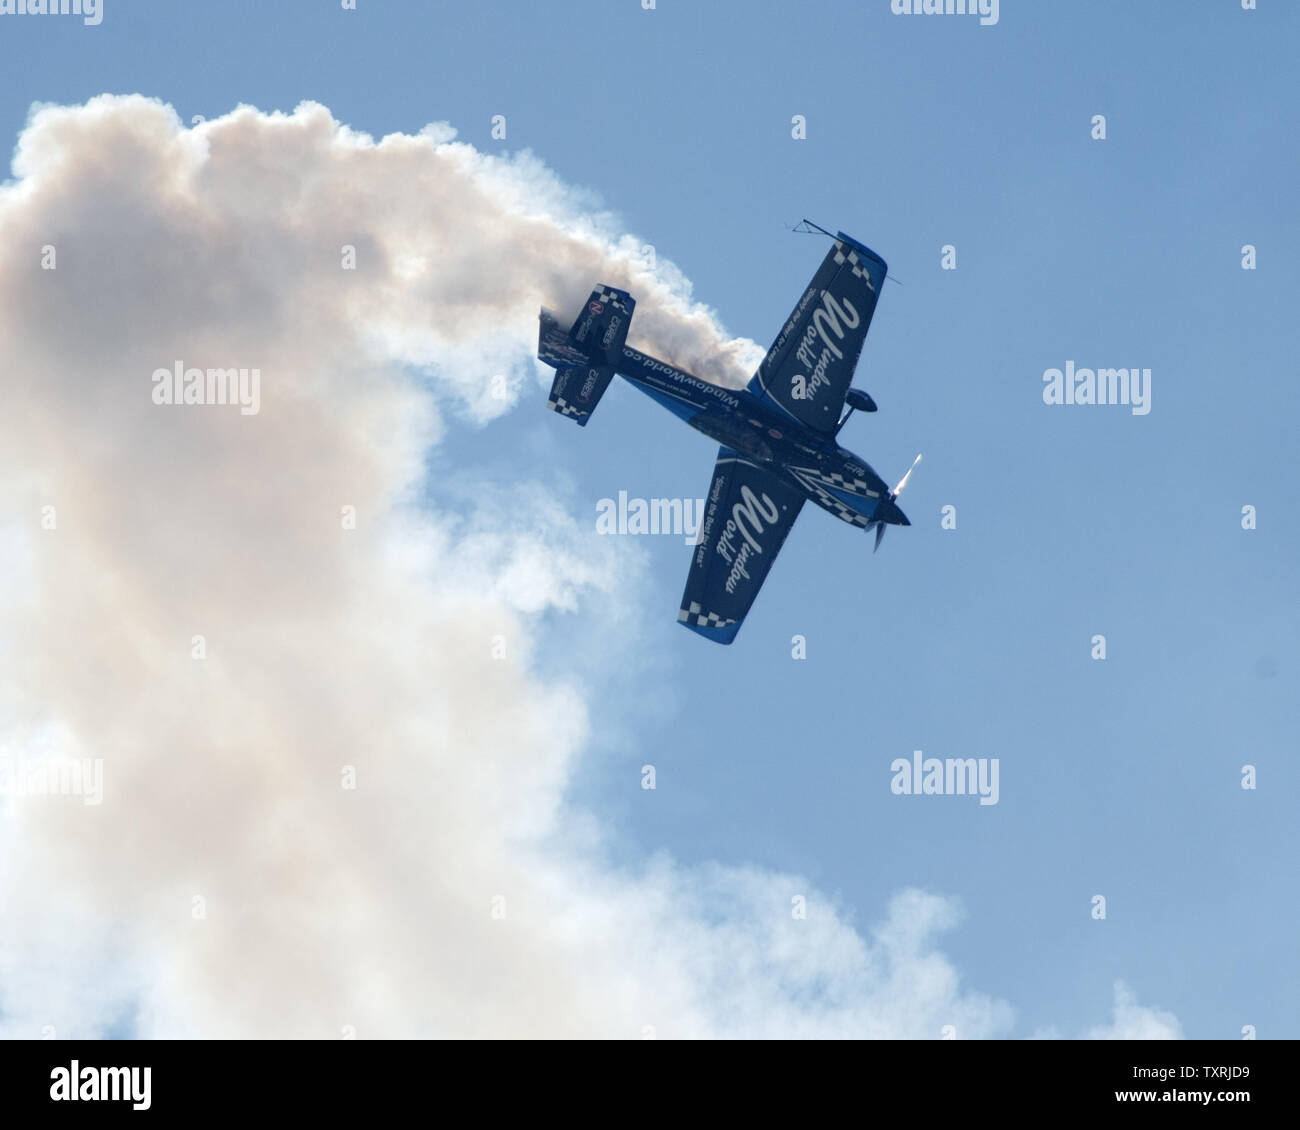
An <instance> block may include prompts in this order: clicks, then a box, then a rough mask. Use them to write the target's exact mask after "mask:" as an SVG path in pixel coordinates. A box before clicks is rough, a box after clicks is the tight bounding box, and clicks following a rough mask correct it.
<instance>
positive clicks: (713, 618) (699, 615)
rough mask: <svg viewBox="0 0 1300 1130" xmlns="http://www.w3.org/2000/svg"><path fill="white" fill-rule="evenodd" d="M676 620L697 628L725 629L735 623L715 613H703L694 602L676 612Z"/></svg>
mask: <svg viewBox="0 0 1300 1130" xmlns="http://www.w3.org/2000/svg"><path fill="white" fill-rule="evenodd" d="M677 619H678V620H680V621H682V622H683V623H686V624H694V625H695V626H696V627H698V628H726V627H728V626H730V625H731V624H734V623H735V622H736V621H735V620H727V619H725V618H724V617H722V616H719V615H718V614H717V613H716V612H705V611H704V609H703V608H702V607H701V605H700V603H699V601H696V600H693V601H691V603H690V605H689V607H687V608H683V609H682V610H681V611H680V612H678V613H677Z"/></svg>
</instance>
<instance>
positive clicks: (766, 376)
mask: <svg viewBox="0 0 1300 1130" xmlns="http://www.w3.org/2000/svg"><path fill="white" fill-rule="evenodd" d="M818 230H821V229H818ZM826 234H827V235H829V234H830V233H829V232H827V233H826ZM886 270H887V268H886V266H885V261H884V260H883V259H881V258H880V256H879V255H877V254H876V253H875V252H874V251H872V250H870V249H869V248H867V247H865V246H864V245H863V244H861V243H859V242H858V241H857V240H855V239H852V238H851V237H849V236H847V235H845V234H844V233H843V232H840V233H839V235H837V236H835V237H834V244H833V245H832V247H831V249H830V251H829V252H827V255H826V258H825V259H824V260H823V261H822V265H821V266H820V267H819V268H818V269H817V273H816V274H815V275H813V278H812V282H810V283H809V284H808V288H807V289H806V290H805V291H804V292H803V294H802V296H801V297H800V298H799V301H798V302H797V303H796V304H795V308H794V312H793V313H792V314H791V315H790V318H789V320H788V321H787V322H786V323H785V325H784V326H783V327H782V329H781V332H780V333H779V334H778V335H777V338H776V341H775V342H774V343H773V344H772V348H771V349H769V350H768V351H767V356H766V357H765V358H764V359H763V363H762V364H761V365H760V366H759V367H758V372H756V373H755V374H754V376H753V379H752V380H751V381H750V382H749V384H748V386H747V387H746V388H744V389H729V388H722V387H720V386H719V385H715V384H711V383H709V382H708V381H702V380H700V379H699V378H698V377H693V376H691V374H690V373H687V372H684V371H683V370H681V369H678V368H675V367H674V366H672V365H669V364H666V363H665V362H663V361H659V360H657V359H656V358H654V357H649V356H647V355H646V354H644V353H641V352H639V351H637V350H635V349H632V348H631V347H629V346H628V345H626V344H624V343H625V341H626V339H627V329H628V323H629V322H630V321H631V320H632V311H633V308H634V307H635V306H636V301H635V300H634V299H633V298H632V296H631V295H630V294H628V293H627V291H625V290H616V289H614V288H613V287H608V286H597V287H596V289H595V290H593V291H592V292H591V297H590V298H589V299H588V300H587V304H586V306H584V307H583V310H582V313H581V314H579V315H578V319H577V321H575V322H574V323H573V328H572V329H571V330H569V331H568V332H567V333H566V332H565V331H564V329H563V327H562V326H561V325H560V323H559V321H557V319H556V317H555V315H553V314H552V313H551V312H550V311H549V310H545V309H543V310H542V313H541V331H540V340H539V344H538V351H537V355H538V357H539V358H540V359H541V360H542V361H544V362H545V363H546V364H548V365H551V366H553V367H554V368H555V370H556V373H555V382H554V384H553V385H552V386H551V399H550V406H551V408H552V409H554V410H555V411H556V412H559V413H561V414H562V415H565V416H568V417H570V418H571V419H573V420H575V421H577V423H579V424H582V425H585V424H586V423H587V421H588V419H590V418H591V414H592V412H593V411H595V408H596V405H597V404H598V403H599V401H600V398H601V396H602V395H603V394H604V392H605V389H606V388H607V387H608V386H609V382H610V381H611V380H612V379H613V376H614V374H615V373H620V374H621V375H622V376H624V377H626V378H627V379H628V380H629V381H631V382H632V384H634V385H636V387H637V388H639V389H640V390H641V391H642V392H644V393H646V394H647V395H649V396H651V397H653V398H654V399H655V400H657V401H659V403H660V404H662V405H663V406H664V407H665V408H667V409H668V410H669V411H670V412H673V413H675V414H676V415H678V416H680V417H681V418H682V419H683V420H685V421H686V422H687V423H688V424H690V425H691V427H693V428H695V429H696V430H698V431H701V432H703V433H704V434H705V435H706V436H709V437H710V438H711V439H714V440H717V441H718V442H719V443H720V444H721V445H722V446H721V448H720V449H719V450H718V462H717V465H716V466H715V467H714V470H713V482H712V484H711V485H710V486H709V493H708V497H707V498H706V499H705V504H704V505H705V509H704V515H703V517H702V519H701V521H700V529H699V540H698V542H697V543H696V545H695V547H694V556H693V557H692V558H691V570H690V575H689V576H688V577H687V579H686V591H685V593H683V595H682V607H681V611H680V612H678V614H677V619H678V620H679V621H680V622H681V623H682V624H684V625H686V627H688V628H690V629H691V631H693V632H698V633H699V634H700V635H702V636H705V637H707V638H708V639H711V640H716V641H717V642H718V643H731V641H732V640H734V639H735V638H736V633H737V632H739V631H740V625H741V622H742V621H743V620H744V619H745V614H746V613H747V612H748V611H749V609H750V606H751V605H752V604H753V603H754V598H755V597H756V596H757V595H758V590H759V588H760V587H761V586H762V584H763V580H764V578H766V576H767V573H768V570H769V569H771V568H772V562H773V561H774V560H775V559H776V555H777V553H778V552H779V550H780V549H781V546H782V544H783V543H784V542H785V539H786V535H787V534H788V533H789V532H790V527H791V526H793V525H794V520H795V519H796V518H797V517H798V516H799V511H800V509H801V508H802V507H803V504H804V502H805V500H807V499H812V501H813V502H815V503H817V505H818V506H821V507H823V508H825V509H826V510H829V511H830V512H831V513H832V514H834V515H835V517H837V518H840V519H842V520H843V521H845V522H848V523H849V524H850V525H854V526H858V527H860V528H862V529H865V530H868V531H870V530H872V529H875V531H876V546H877V547H879V545H880V539H881V538H882V537H883V536H884V533H885V527H886V526H887V525H895V526H908V525H911V523H910V522H908V520H907V516H906V515H905V514H904V513H903V512H902V511H901V510H900V509H899V508H898V506H897V503H896V501H895V500H896V499H897V498H898V493H899V491H901V490H902V489H903V486H904V485H905V484H906V483H907V479H908V476H910V475H911V473H912V471H911V470H910V469H909V470H908V472H907V474H906V475H904V476H903V478H902V479H901V480H900V482H899V484H898V485H897V486H896V487H894V489H893V490H890V489H889V487H888V486H887V485H886V484H885V482H884V481H883V480H882V479H881V478H880V476H879V475H877V474H876V472H875V471H873V470H872V469H871V467H870V466H869V465H868V464H867V461H866V460H865V459H860V458H859V457H858V456H856V455H854V454H853V453H852V452H850V451H846V450H845V449H844V448H842V447H841V446H840V445H839V444H838V443H837V442H836V439H835V437H836V436H837V435H838V434H839V431H840V429H841V428H842V427H843V426H844V424H845V423H846V422H847V420H848V418H849V417H850V416H851V415H852V414H853V411H854V409H861V410H862V411H864V412H874V411H875V410H876V405H875V403H874V402H873V401H872V399H871V397H869V396H868V395H867V394H866V393H865V392H863V391H862V390H861V389H851V388H849V382H850V381H851V380H852V379H853V370H854V368H855V367H856V365H857V363H858V354H859V353H861V352H862V343H863V341H865V340H866V336H867V327H868V326H869V325H870V324H871V315H872V313H873V312H874V311H875V309H876V300H877V298H878V297H879V295H880V288H881V286H882V285H883V284H884V281H885V272H886ZM846 403H847V405H848V410H847V411H843V409H844V405H845V404H846ZM842 411H843V415H841V412H842ZM920 458H921V457H920V456H919V455H918V456H917V457H916V461H917V462H919V461H920ZM915 466H916V462H913V464H912V467H913V468H915Z"/></svg>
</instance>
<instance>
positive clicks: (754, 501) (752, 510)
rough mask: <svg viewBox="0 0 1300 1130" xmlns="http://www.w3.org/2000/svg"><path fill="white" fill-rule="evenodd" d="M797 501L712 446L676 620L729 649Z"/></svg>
mask: <svg viewBox="0 0 1300 1130" xmlns="http://www.w3.org/2000/svg"><path fill="white" fill-rule="evenodd" d="M803 503H804V493H803V492H802V491H801V490H800V489H799V488H798V487H797V486H795V485H794V484H793V483H791V482H789V481H788V480H787V479H785V478H783V477H782V476H781V475H779V474H777V473H776V472H775V471H772V470H769V469H768V468H766V467H763V466H761V465H760V464H758V463H752V462H750V460H748V459H747V458H745V456H743V455H739V454H737V453H736V452H734V451H732V450H731V448H729V447H722V448H719V449H718V462H717V464H716V466H715V467H714V468H713V482H712V483H711V484H710V486H709V496H708V498H707V499H705V503H704V517H703V520H702V521H701V522H700V533H699V542H698V544H697V545H696V546H695V556H694V557H692V558H691V571H690V574H689V575H688V576H687V578H686V591H685V592H684V593H683V594H682V608H681V611H680V612H679V613H678V614H677V619H678V621H679V622H680V623H682V624H684V625H685V626H686V627H688V628H690V629H691V631H693V632H699V634H700V635H702V636H705V637H706V638H708V639H711V640H716V641H717V642H718V643H731V641H732V640H734V639H735V638H736V633H737V632H739V631H740V625H741V622H742V621H743V620H744V619H745V614H746V613H747V612H748V611H749V608H750V605H752V604H753V603H754V598H755V597H756V596H757V595H758V590H759V589H760V588H761V587H762V585H763V579H764V578H765V577H766V576H767V573H768V570H769V569H771V568H772V562H773V561H775V560H776V555H777V553H778V552H779V551H780V549H781V546H782V544H783V543H784V542H785V538H786V535H787V534H788V533H789V532H790V527H791V526H793V525H794V520H795V519H796V518H797V517H798V516H799V510H800V508H801V507H802V506H803Z"/></svg>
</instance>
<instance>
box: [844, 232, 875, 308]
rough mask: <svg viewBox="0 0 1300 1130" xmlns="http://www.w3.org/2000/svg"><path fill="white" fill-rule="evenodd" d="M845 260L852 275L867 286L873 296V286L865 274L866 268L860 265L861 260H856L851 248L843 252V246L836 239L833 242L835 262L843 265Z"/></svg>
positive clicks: (856, 257)
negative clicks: (850, 268)
mask: <svg viewBox="0 0 1300 1130" xmlns="http://www.w3.org/2000/svg"><path fill="white" fill-rule="evenodd" d="M846 259H847V260H848V261H849V265H850V266H851V267H852V269H853V273H854V274H855V275H857V276H858V278H860V279H861V280H862V281H863V282H865V283H866V284H867V289H868V290H869V291H871V293H872V294H875V293H876V287H875V284H874V283H872V281H871V275H870V274H869V273H868V272H867V268H866V267H864V266H863V265H862V260H861V259H859V258H858V253H857V252H856V251H854V250H853V249H852V248H849V250H848V251H847V252H846V251H845V250H844V244H842V243H841V242H840V241H839V240H838V239H837V240H836V241H835V262H836V263H843V262H844V261H845V260H846Z"/></svg>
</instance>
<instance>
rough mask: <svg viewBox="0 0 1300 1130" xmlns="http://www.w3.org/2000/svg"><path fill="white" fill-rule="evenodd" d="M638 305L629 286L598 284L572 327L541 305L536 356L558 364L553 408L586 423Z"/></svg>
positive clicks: (598, 399)
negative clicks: (565, 326) (563, 326)
mask: <svg viewBox="0 0 1300 1130" xmlns="http://www.w3.org/2000/svg"><path fill="white" fill-rule="evenodd" d="M635 308H636V300H635V299H634V298H633V297H632V296H631V295H630V294H628V293H627V291H625V290H615V289H614V288H613V287H608V286H598V287H596V289H595V290H593V291H592V292H591V296H590V297H589V298H588V299H587V302H586V305H585V306H583V308H582V312H581V313H580V314H579V315H578V317H577V319H576V320H575V321H574V323H573V328H572V329H570V330H569V332H568V333H565V332H564V330H562V329H561V328H560V323H559V322H558V321H557V320H556V317H555V315H554V314H552V313H551V312H550V311H549V310H546V309H543V310H542V313H541V318H540V323H539V327H538V341H537V356H538V359H539V360H541V361H543V362H544V363H546V364H547V365H550V366H552V367H553V368H554V369H555V370H556V372H555V380H554V381H553V382H552V384H551V396H550V407H551V410H552V411H554V412H559V413H560V414H561V415H564V416H568V417H570V418H571V419H573V420H576V421H577V422H578V423H579V424H582V425H585V424H586V422H587V420H588V419H589V418H590V417H591V414H592V413H593V412H594V411H595V410H596V405H597V404H599V403H600V398H601V397H602V396H603V395H604V394H605V389H607V388H608V387H609V382H610V381H611V380H612V379H613V377H614V367H615V365H617V363H618V361H619V359H620V357H621V356H622V354H623V343H624V342H625V341H626V340H627V328H628V325H629V324H630V323H631V321H632V311H633V310H634V309H635Z"/></svg>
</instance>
